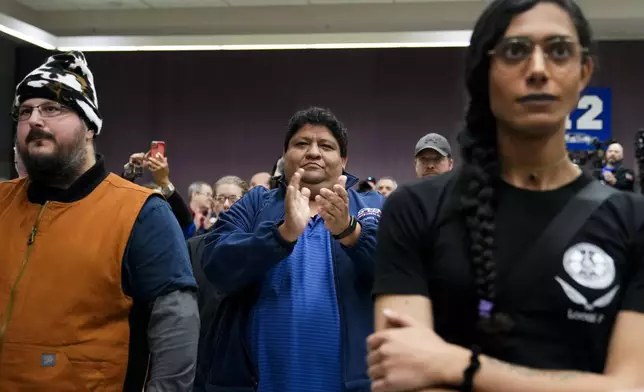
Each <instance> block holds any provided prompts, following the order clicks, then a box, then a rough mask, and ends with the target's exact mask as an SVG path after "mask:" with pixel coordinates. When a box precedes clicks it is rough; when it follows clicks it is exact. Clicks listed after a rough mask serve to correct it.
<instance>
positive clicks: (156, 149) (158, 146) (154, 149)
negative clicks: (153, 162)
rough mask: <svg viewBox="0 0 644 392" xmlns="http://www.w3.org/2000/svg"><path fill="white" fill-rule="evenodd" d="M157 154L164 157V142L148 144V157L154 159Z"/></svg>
mask: <svg viewBox="0 0 644 392" xmlns="http://www.w3.org/2000/svg"><path fill="white" fill-rule="evenodd" d="M157 154H161V155H162V156H165V142H160V141H154V142H152V143H150V156H151V157H154V158H156V156H157Z"/></svg>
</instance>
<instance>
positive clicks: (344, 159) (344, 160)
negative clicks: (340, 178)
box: [342, 157, 349, 170]
mask: <svg viewBox="0 0 644 392" xmlns="http://www.w3.org/2000/svg"><path fill="white" fill-rule="evenodd" d="M348 160H349V157H344V158H342V170H344V169H346V168H347V161H348Z"/></svg>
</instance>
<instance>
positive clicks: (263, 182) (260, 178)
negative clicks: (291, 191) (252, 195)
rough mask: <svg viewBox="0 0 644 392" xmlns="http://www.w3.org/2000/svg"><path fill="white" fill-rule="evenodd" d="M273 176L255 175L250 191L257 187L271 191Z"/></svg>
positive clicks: (268, 174)
mask: <svg viewBox="0 0 644 392" xmlns="http://www.w3.org/2000/svg"><path fill="white" fill-rule="evenodd" d="M271 177H272V176H271V174H270V173H268V172H260V173H255V174H253V176H252V177H251V179H250V189H253V188H255V187H256V186H263V187H264V188H266V189H271V184H270V182H271Z"/></svg>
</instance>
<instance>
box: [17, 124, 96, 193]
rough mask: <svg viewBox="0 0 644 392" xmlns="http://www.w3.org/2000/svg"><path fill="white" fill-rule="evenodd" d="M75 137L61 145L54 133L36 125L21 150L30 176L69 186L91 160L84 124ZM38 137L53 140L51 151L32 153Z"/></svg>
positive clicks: (52, 184)
mask: <svg viewBox="0 0 644 392" xmlns="http://www.w3.org/2000/svg"><path fill="white" fill-rule="evenodd" d="M74 135H75V138H74V139H73V140H72V141H71V142H70V143H69V144H67V145H60V144H58V142H57V141H56V139H54V137H53V136H52V135H51V134H49V133H47V132H45V131H43V130H41V129H39V128H32V129H31V130H30V131H29V134H28V135H27V138H26V139H25V147H24V149H23V148H22V147H21V146H18V153H19V154H20V158H22V162H23V164H24V167H25V170H26V171H27V174H28V175H29V179H30V180H31V181H33V182H34V183H38V184H42V185H46V186H53V187H59V188H66V187H69V186H70V185H71V184H72V183H73V182H74V181H75V180H76V179H77V178H78V177H80V175H81V174H83V168H84V166H85V162H86V160H87V157H86V153H85V143H86V142H85V132H83V130H82V128H79V129H77V130H75V131H74ZM35 140H49V141H51V142H52V143H53V144H54V146H55V147H54V151H53V152H52V153H51V154H34V155H31V154H30V153H29V143H30V142H32V141H35Z"/></svg>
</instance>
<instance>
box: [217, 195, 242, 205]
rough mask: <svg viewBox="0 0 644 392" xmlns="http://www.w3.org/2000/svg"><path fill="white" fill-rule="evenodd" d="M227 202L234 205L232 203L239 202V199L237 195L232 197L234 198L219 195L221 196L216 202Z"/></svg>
mask: <svg viewBox="0 0 644 392" xmlns="http://www.w3.org/2000/svg"><path fill="white" fill-rule="evenodd" d="M226 200H228V201H230V204H232V203H234V202H236V201H237V200H239V197H237V196H235V195H232V196H223V195H219V196H217V197H215V201H216V202H217V203H221V204H224V203H225V202H226Z"/></svg>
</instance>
